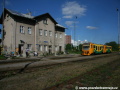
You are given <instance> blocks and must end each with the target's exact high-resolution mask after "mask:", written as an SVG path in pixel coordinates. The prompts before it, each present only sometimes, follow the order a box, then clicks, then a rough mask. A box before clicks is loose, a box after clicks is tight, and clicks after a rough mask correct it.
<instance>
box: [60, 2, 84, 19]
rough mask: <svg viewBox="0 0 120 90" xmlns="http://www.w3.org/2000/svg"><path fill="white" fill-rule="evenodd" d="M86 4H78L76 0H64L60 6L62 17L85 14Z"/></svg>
mask: <svg viewBox="0 0 120 90" xmlns="http://www.w3.org/2000/svg"><path fill="white" fill-rule="evenodd" d="M85 11H86V6H83V5H80V4H79V3H77V2H76V1H73V2H66V3H65V4H64V5H63V6H62V14H63V15H64V16H63V18H72V17H73V16H83V15H85Z"/></svg>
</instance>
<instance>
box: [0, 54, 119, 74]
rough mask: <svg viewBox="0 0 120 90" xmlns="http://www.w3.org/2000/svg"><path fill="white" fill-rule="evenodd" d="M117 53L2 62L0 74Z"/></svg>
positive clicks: (0, 62) (87, 59)
mask: <svg viewBox="0 0 120 90" xmlns="http://www.w3.org/2000/svg"><path fill="white" fill-rule="evenodd" d="M114 55H117V53H111V54H101V55H91V56H67V57H65V56H63V57H61V56H59V57H49V58H48V57H42V58H38V59H26V60H20V59H19V60H6V61H5V60H4V61H0V72H1V71H12V70H23V69H24V70H25V69H29V68H35V67H44V66H52V65H56V64H61V63H67V62H78V61H80V62H84V61H89V60H95V58H101V57H107V56H114Z"/></svg>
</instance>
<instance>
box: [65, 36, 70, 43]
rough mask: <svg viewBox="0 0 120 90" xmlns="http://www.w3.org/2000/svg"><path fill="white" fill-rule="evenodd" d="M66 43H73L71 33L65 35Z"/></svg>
mask: <svg viewBox="0 0 120 90" xmlns="http://www.w3.org/2000/svg"><path fill="white" fill-rule="evenodd" d="M65 44H71V35H66V36H65Z"/></svg>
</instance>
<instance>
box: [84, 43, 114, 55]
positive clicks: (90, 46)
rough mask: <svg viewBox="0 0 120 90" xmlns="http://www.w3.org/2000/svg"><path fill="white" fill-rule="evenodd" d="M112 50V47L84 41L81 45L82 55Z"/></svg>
mask: <svg viewBox="0 0 120 90" xmlns="http://www.w3.org/2000/svg"><path fill="white" fill-rule="evenodd" d="M110 52H112V47H111V46H107V45H101V44H94V43H84V44H83V45H82V55H91V54H102V53H110Z"/></svg>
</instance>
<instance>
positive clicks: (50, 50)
mask: <svg viewBox="0 0 120 90" xmlns="http://www.w3.org/2000/svg"><path fill="white" fill-rule="evenodd" d="M51 53H52V46H49V54H51Z"/></svg>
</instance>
